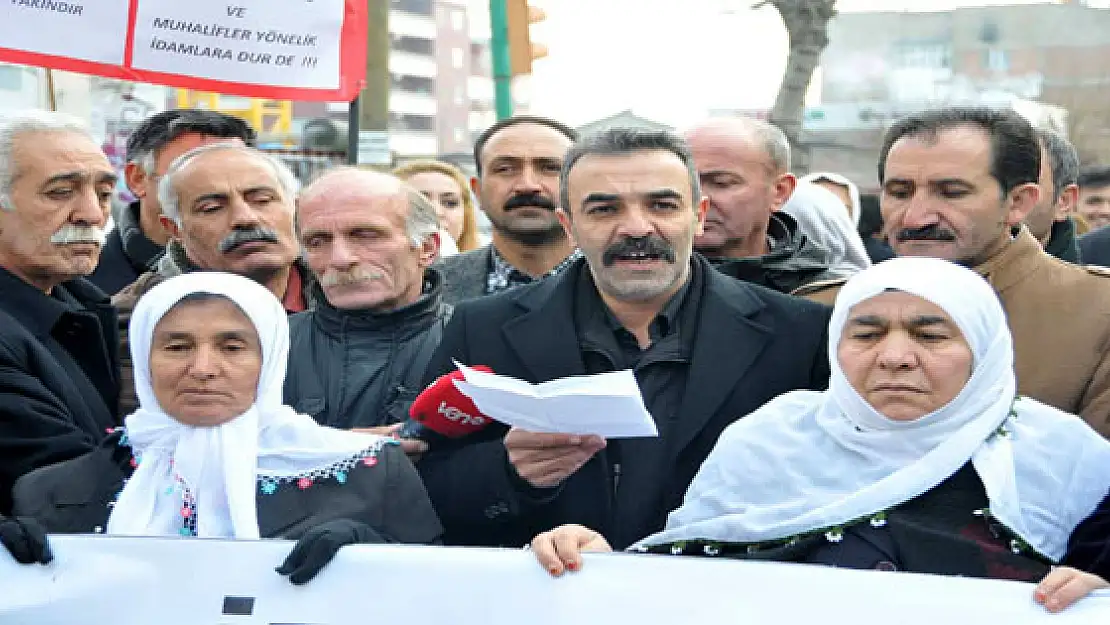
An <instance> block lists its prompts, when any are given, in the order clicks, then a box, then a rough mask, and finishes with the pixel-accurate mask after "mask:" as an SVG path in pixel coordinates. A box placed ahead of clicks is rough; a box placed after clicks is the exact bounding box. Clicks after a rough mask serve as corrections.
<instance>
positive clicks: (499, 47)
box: [489, 0, 513, 119]
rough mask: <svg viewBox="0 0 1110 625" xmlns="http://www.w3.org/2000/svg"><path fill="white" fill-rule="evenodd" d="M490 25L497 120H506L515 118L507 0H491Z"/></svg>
mask: <svg viewBox="0 0 1110 625" xmlns="http://www.w3.org/2000/svg"><path fill="white" fill-rule="evenodd" d="M489 25H490V42H489V46H490V52H491V53H492V55H493V83H494V89H495V91H494V101H495V102H496V105H497V119H505V118H506V117H512V116H513V75H512V74H513V72H512V63H511V62H510V60H509V19H508V10H507V9H506V8H505V0H489Z"/></svg>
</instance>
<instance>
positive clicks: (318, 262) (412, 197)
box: [284, 168, 451, 452]
mask: <svg viewBox="0 0 1110 625" xmlns="http://www.w3.org/2000/svg"><path fill="white" fill-rule="evenodd" d="M297 230H298V235H299V237H300V240H301V247H302V248H303V249H304V256H305V260H306V261H307V262H308V266H309V267H310V268H311V269H312V272H313V274H314V275H315V277H316V280H315V281H314V282H315V284H316V286H315V287H314V288H315V290H316V298H315V299H316V301H317V302H318V303H317V306H316V308H315V309H314V310H309V311H305V312H302V313H299V314H296V315H293V316H292V317H291V318H290V319H289V342H290V350H289V370H288V372H287V374H286V376H285V388H284V391H285V393H284V395H285V403H286V404H288V405H290V406H293V407H294V408H296V409H297V410H298V412H302V413H305V414H309V415H312V417H313V418H315V419H316V420H317V421H318V422H320V423H321V424H323V425H327V426H331V427H335V428H341V429H352V428H357V429H369V430H371V431H373V432H374V433H376V434H380V435H383V436H388V435H391V434H395V433H396V432H397V431H398V430H399V429H400V426H401V422H402V421H404V420H405V419H407V418H408V414H409V407H410V406H411V405H412V402H413V400H414V399H416V396H417V394H418V393H419V392H420V389H421V388H422V387H421V386H420V382H421V380H422V379H423V377H424V368H425V367H426V366H427V364H428V360H429V359H430V358H431V356H432V353H433V352H434V351H435V348H436V346H438V345H439V339H440V337H441V336H442V335H443V327H444V325H445V324H446V323H447V318H448V317H449V316H450V312H451V307H450V306H449V305H447V304H445V303H443V297H442V292H443V276H442V274H440V273H439V271H437V270H435V269H433V268H431V267H430V265H431V264H432V260H433V259H435V257H436V254H437V252H438V250H439V223H438V218H437V216H436V209H435V206H433V205H432V204H431V202H429V201H428V200H427V199H426V198H425V197H424V196H423V195H421V194H420V193H419V192H417V191H416V190H414V189H412V188H411V187H408V186H406V185H405V184H404V183H402V182H401V181H400V180H399V179H398V178H396V177H395V176H392V175H390V174H384V173H380V172H372V171H362V170H358V169H354V168H339V169H334V170H331V171H330V172H328V173H326V174H324V175H323V176H321V177H320V178H319V179H317V180H316V181H315V182H314V183H312V185H310V186H309V187H308V188H307V189H305V190H304V192H302V193H301V196H300V199H299V200H298V204H297ZM368 233H373V235H372V236H371V235H369V234H368ZM418 443H419V441H405V442H404V445H405V449H406V451H414V452H415V451H420V450H421V447H422V445H420V444H418Z"/></svg>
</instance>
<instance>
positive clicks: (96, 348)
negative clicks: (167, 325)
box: [0, 111, 119, 515]
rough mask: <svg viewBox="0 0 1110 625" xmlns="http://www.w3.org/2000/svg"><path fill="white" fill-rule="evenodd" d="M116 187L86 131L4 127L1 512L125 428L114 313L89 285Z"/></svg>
mask: <svg viewBox="0 0 1110 625" xmlns="http://www.w3.org/2000/svg"><path fill="white" fill-rule="evenodd" d="M115 182H116V174H115V172H114V171H113V170H112V166H111V165H110V164H109V162H108V158H107V157H106V156H105V155H104V153H103V152H101V150H100V148H99V147H98V146H97V144H96V143H95V142H94V141H93V139H92V137H91V136H90V135H89V133H88V131H87V130H86V129H85V127H84V125H83V124H82V123H81V122H79V121H77V120H75V119H71V118H69V117H66V116H63V115H59V114H57V113H48V112H43V111H26V112H18V113H15V114H12V115H10V116H8V117H3V118H0V515H3V514H8V513H10V511H11V487H12V484H13V483H14V482H15V480H16V478H18V477H19V476H21V475H23V474H24V473H27V472H28V471H31V470H32V469H36V468H39V467H43V466H46V465H49V464H52V463H55V462H60V461H62V460H68V459H70V458H74V457H76V456H79V455H81V454H83V453H85V452H87V451H90V450H92V449H94V448H95V447H96V446H97V445H98V444H99V443H100V442H101V440H102V439H103V437H104V434H105V431H106V429H108V428H111V427H115V426H117V425H119V420H118V419H117V417H116V402H117V397H118V394H119V360H118V357H117V349H118V348H119V339H118V336H117V334H116V314H115V311H114V310H113V309H112V307H111V305H110V304H109V302H108V298H107V297H106V296H105V295H104V293H103V292H101V291H100V290H99V289H97V288H96V287H95V286H93V285H92V283H90V282H88V281H87V280H86V279H85V278H84V276H87V275H89V274H90V273H92V271H93V269H94V268H95V267H96V263H97V260H98V258H99V256H100V250H101V247H102V246H103V245H104V237H105V233H104V227H105V224H106V223H107V220H108V213H109V209H110V200H111V197H112V191H113V188H114V186H115Z"/></svg>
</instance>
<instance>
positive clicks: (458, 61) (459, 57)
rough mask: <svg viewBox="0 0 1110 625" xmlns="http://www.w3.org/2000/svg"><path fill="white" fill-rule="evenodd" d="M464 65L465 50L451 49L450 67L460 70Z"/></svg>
mask: <svg viewBox="0 0 1110 625" xmlns="http://www.w3.org/2000/svg"><path fill="white" fill-rule="evenodd" d="M465 64H466V50H463V49H462V48H451V65H454V66H455V69H462V68H463V66H464V65H465Z"/></svg>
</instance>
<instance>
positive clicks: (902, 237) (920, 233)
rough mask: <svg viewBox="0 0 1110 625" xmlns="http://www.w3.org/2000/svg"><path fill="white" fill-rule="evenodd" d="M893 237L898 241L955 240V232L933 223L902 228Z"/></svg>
mask: <svg viewBox="0 0 1110 625" xmlns="http://www.w3.org/2000/svg"><path fill="white" fill-rule="evenodd" d="M895 237H896V238H897V239H898V240H899V241H955V240H956V233H954V232H952V231H951V230H949V229H947V228H941V227H940V225H938V224H933V225H931V226H924V227H921V228H903V229H901V230H899V231H898V234H896V235H895Z"/></svg>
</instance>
